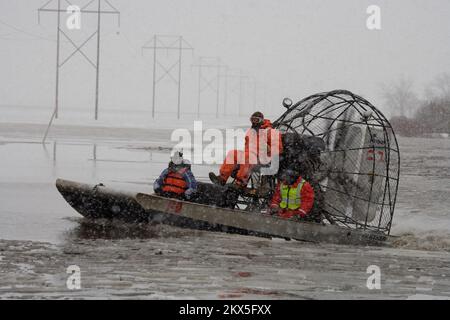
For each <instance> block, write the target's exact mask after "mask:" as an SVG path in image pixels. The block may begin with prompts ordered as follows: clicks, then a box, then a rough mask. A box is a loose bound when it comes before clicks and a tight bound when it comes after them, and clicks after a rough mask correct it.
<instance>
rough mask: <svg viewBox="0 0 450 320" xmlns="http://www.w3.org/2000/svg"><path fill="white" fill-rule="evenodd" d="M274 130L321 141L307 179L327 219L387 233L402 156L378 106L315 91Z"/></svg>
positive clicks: (340, 93) (341, 93) (342, 94)
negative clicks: (316, 160) (318, 155)
mask: <svg viewBox="0 0 450 320" xmlns="http://www.w3.org/2000/svg"><path fill="white" fill-rule="evenodd" d="M274 127H276V128H277V129H279V130H280V131H281V132H282V133H284V134H286V133H290V134H291V135H292V134H296V135H298V136H299V137H300V138H302V139H305V138H306V139H311V138H312V137H314V139H317V138H320V139H321V140H322V141H323V144H324V146H323V148H322V150H320V151H319V152H320V157H318V159H319V160H318V163H317V164H316V166H314V169H313V170H312V171H313V172H308V177H309V180H310V183H311V184H312V185H313V187H314V188H315V190H316V208H318V210H320V211H321V212H323V213H324V215H325V216H326V217H327V218H328V221H330V222H331V223H333V224H336V225H339V226H345V227H348V228H351V229H366V230H370V231H376V232H382V233H384V234H389V233H390V229H391V225H392V219H393V216H394V208H395V202H396V197H397V191H398V181H399V174H400V152H399V148H398V143H397V139H396V137H395V133H394V131H393V129H392V127H391V124H390V123H389V121H388V120H387V119H386V117H385V116H384V115H383V114H382V113H381V112H380V111H379V110H378V109H377V108H375V107H374V106H373V105H372V104H371V103H370V102H369V101H367V100H365V99H364V98H362V97H360V96H358V95H355V94H353V93H351V92H349V91H345V90H336V91H331V92H325V93H319V94H315V95H312V96H309V97H307V98H305V99H303V100H301V101H299V102H297V103H296V104H294V105H292V106H291V107H290V108H289V109H288V110H287V111H286V112H285V113H284V114H283V115H282V116H281V117H280V118H279V119H278V120H277V121H275V123H274ZM290 163H294V165H295V161H294V162H290ZM292 169H294V170H295V169H297V168H292Z"/></svg>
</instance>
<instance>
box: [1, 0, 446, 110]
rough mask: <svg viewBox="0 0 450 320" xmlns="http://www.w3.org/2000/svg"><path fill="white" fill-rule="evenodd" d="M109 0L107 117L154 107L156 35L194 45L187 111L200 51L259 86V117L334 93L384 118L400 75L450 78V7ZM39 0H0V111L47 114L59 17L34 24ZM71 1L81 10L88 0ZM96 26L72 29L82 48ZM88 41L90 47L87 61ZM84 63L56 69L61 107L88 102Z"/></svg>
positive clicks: (348, 0) (171, 92)
mask: <svg viewBox="0 0 450 320" xmlns="http://www.w3.org/2000/svg"><path fill="white" fill-rule="evenodd" d="M110 1H111V3H112V4H114V6H115V7H116V8H117V9H119V10H120V11H121V26H120V28H118V27H117V24H116V21H115V20H114V18H112V17H104V18H103V21H102V43H101V48H102V49H101V86H100V90H101V92H100V101H101V108H102V110H108V109H114V108H120V109H123V110H130V109H144V108H150V106H151V95H152V87H151V80H152V59H153V57H152V52H146V53H145V55H144V56H142V55H141V49H140V48H141V46H142V45H143V44H144V43H145V42H146V41H147V40H149V39H150V38H151V37H152V36H153V35H154V34H174V35H183V37H184V38H185V39H186V40H187V41H188V42H189V43H190V44H192V46H193V47H194V48H195V51H194V55H192V54H191V53H189V52H186V53H185V54H184V56H183V63H184V67H183V70H182V71H183V92H182V93H183V98H182V99H183V105H182V108H183V111H194V110H195V109H196V107H197V81H198V79H197V70H196V69H194V68H192V67H191V65H192V64H193V63H194V62H195V61H194V59H195V58H196V57H199V56H219V57H220V58H221V59H222V62H223V63H224V64H226V65H228V66H230V67H231V68H234V69H236V70H238V69H242V70H243V72H244V73H245V74H246V75H248V76H251V77H254V78H255V79H257V80H258V82H260V83H263V84H264V88H265V89H262V88H263V87H262V86H260V87H258V88H257V96H258V99H257V105H258V106H260V105H262V104H263V103H264V102H265V109H264V110H263V111H266V112H269V113H275V114H277V113H278V111H279V109H278V106H279V104H280V101H281V100H282V98H283V97H284V96H290V97H292V98H294V99H298V98H303V97H306V96H307V95H310V94H313V93H316V92H322V91H327V90H332V89H338V88H339V89H342V88H344V89H349V90H351V91H353V92H355V93H357V94H361V95H363V96H364V97H366V98H367V99H369V100H370V101H372V102H373V103H374V104H375V105H377V106H379V107H380V108H382V109H383V110H384V111H386V107H385V106H383V100H382V99H381V89H380V85H381V84H382V83H391V82H392V81H395V80H396V79H398V78H399V77H400V76H402V75H404V76H406V77H410V78H412V79H413V80H414V83H415V89H416V91H417V93H418V94H419V95H420V94H422V93H423V86H424V85H425V84H427V83H428V82H429V81H430V80H431V79H432V78H433V77H434V76H435V75H436V74H438V73H440V72H450V63H449V61H450V59H449V57H450V20H449V18H450V1H448V0H428V1H426V0H396V1H392V0H391V1H381V0H370V1H366V0H340V1H336V0H152V1H149V0H133V1H125V0H110ZM45 2H46V1H45V0H0V70H1V72H0V97H1V101H0V104H3V105H39V106H46V107H47V106H48V108H49V110H50V109H51V107H52V104H53V100H54V83H55V56H56V54H55V51H56V48H55V46H56V42H55V41H53V40H52V39H55V38H56V36H55V32H56V31H55V29H56V15H55V14H49V13H44V14H42V16H41V24H40V25H38V24H37V8H39V7H40V6H42V5H43V4H44V3H45ZM71 2H72V3H73V4H79V5H80V6H83V5H84V4H86V3H87V2H89V1H86V0H83V1H82V0H71ZM54 3H55V4H56V1H54ZM63 3H64V1H63ZM369 5H378V6H380V8H381V26H382V30H379V31H370V30H368V29H367V28H366V19H367V17H368V14H367V13H366V9H367V7H368V6H369ZM53 6H54V5H53ZM62 17H63V22H65V18H66V15H65V14H63V15H62ZM94 22H95V17H85V16H84V15H83V16H82V28H81V30H79V31H67V33H68V34H70V35H71V36H73V37H74V39H76V40H77V41H78V42H82V41H83V40H84V38H85V37H86V36H88V35H90V34H91V33H92V32H93V31H94V30H93V29H92V27H93V26H94V25H95V23H94ZM5 23H6V24H8V25H10V26H7V25H6V24H5ZM11 26H13V27H15V28H16V29H19V30H21V31H23V32H19V31H18V30H16V29H14V28H12V27H11ZM63 26H64V23H63ZM46 39H49V40H46ZM95 45H96V44H95V41H93V42H91V43H90V44H89V45H87V46H86V48H85V52H86V54H88V55H89V56H90V57H92V59H94V58H95V50H94V49H95ZM64 47H65V48H64V49H63V50H62V55H63V58H64V57H65V56H66V55H67V54H69V53H70V49H71V47H70V44H69V43H67V42H65V43H64ZM176 58H177V56H176V53H171V54H169V55H167V54H166V52H161V60H162V61H163V62H164V63H166V64H168V65H170V64H171V62H172V61H175V60H173V59H176ZM83 59H84V58H82V57H81V56H80V55H76V56H75V57H74V59H73V60H71V61H70V62H68V64H67V65H65V66H64V68H63V69H62V70H61V102H62V105H63V106H64V107H68V108H75V107H83V108H91V107H92V105H93V101H94V99H93V95H94V84H95V73H94V69H93V68H92V66H90V65H89V64H87V63H86V62H85V61H84V60H83ZM171 59H172V60H171ZM174 71H175V70H174ZM174 75H175V76H176V72H174ZM210 76H211V77H213V76H214V74H211V75H210ZM229 89H230V93H229V98H228V108H227V109H228V113H235V112H237V89H238V83H237V81H233V80H230V82H229ZM245 89H246V92H247V95H246V96H245V98H244V104H245V106H246V111H247V110H248V112H250V111H252V110H253V109H254V107H253V88H251V87H250V84H246V86H245ZM157 92H158V99H157V108H158V109H159V110H169V111H170V110H175V109H176V93H177V91H176V86H175V85H174V84H173V83H171V82H170V80H166V81H163V82H161V83H160V85H159V87H158V91H157ZM207 92H208V91H205V94H204V96H202V101H203V103H202V112H211V113H212V112H214V110H215V96H214V94H212V93H209V94H208V93H207ZM222 93H223V83H222ZM264 96H265V98H264ZM222 99H223V96H221V105H222V106H223V100H222ZM222 106H221V108H222Z"/></svg>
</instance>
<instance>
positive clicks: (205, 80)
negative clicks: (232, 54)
mask: <svg viewBox="0 0 450 320" xmlns="http://www.w3.org/2000/svg"><path fill="white" fill-rule="evenodd" d="M192 67H196V68H198V93H197V95H198V96H197V98H198V105H197V118H200V106H201V97H202V93H203V91H205V90H206V89H208V88H209V89H211V90H212V91H213V92H215V93H216V118H219V100H220V78H221V77H220V72H221V68H222V67H225V66H223V65H221V61H220V58H218V57H199V59H198V63H197V64H194V65H192ZM205 69H212V70H214V71H215V76H214V77H212V78H209V77H208V76H205V72H204V71H205ZM213 82H215V86H214V85H213Z"/></svg>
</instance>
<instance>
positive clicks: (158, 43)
mask: <svg viewBox="0 0 450 320" xmlns="http://www.w3.org/2000/svg"><path fill="white" fill-rule="evenodd" d="M146 49H152V50H153V96H152V118H153V119H154V118H155V110H156V85H157V84H158V82H160V81H161V80H162V79H164V78H165V77H166V76H168V77H170V79H172V80H173V81H174V82H175V83H176V84H177V86H178V103H177V119H180V116H181V70H182V57H183V55H182V52H183V50H192V51H193V50H194V48H193V47H192V46H191V45H190V44H189V43H188V42H187V41H186V40H184V39H183V37H182V36H172V35H154V36H153V38H152V39H151V40H150V41H147V43H145V44H144V45H143V46H142V54H144V50H146ZM158 50H166V51H169V50H178V60H177V61H176V62H175V63H174V64H173V65H172V66H170V67H168V68H167V67H165V66H164V65H163V64H162V63H160V62H159V61H158V58H157V53H158ZM157 66H159V67H160V68H161V69H163V71H164V73H163V75H162V76H160V77H159V78H158V79H156V74H157V72H156V68H157ZM175 66H178V75H177V77H176V78H175V77H174V76H173V75H172V73H171V72H172V70H173V68H175Z"/></svg>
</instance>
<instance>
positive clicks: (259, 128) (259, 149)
mask: <svg viewBox="0 0 450 320" xmlns="http://www.w3.org/2000/svg"><path fill="white" fill-rule="evenodd" d="M250 122H251V128H249V129H248V130H247V132H246V134H245V149H244V151H242V150H231V151H229V152H228V154H227V156H226V158H225V160H224V162H223V164H222V166H221V167H220V174H219V175H216V174H215V173H214V172H210V173H209V178H210V179H211V181H212V182H213V183H215V184H218V185H221V186H223V185H225V184H226V182H227V180H228V178H229V177H230V176H232V177H234V178H235V184H236V185H237V186H239V187H241V188H245V187H246V186H247V183H248V181H249V179H250V177H251V174H252V170H253V169H254V168H255V166H256V165H258V164H260V163H261V159H260V156H263V157H264V158H265V159H264V162H266V163H267V162H270V161H267V160H269V159H272V158H273V157H277V156H278V155H279V154H281V152H282V151H283V145H282V140H281V134H280V132H279V131H278V130H276V129H274V128H273V127H272V123H271V122H270V120H268V119H265V118H264V115H263V114H262V113H261V112H259V111H258V112H255V113H254V114H252V116H251V118H250ZM234 173H235V175H234Z"/></svg>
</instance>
